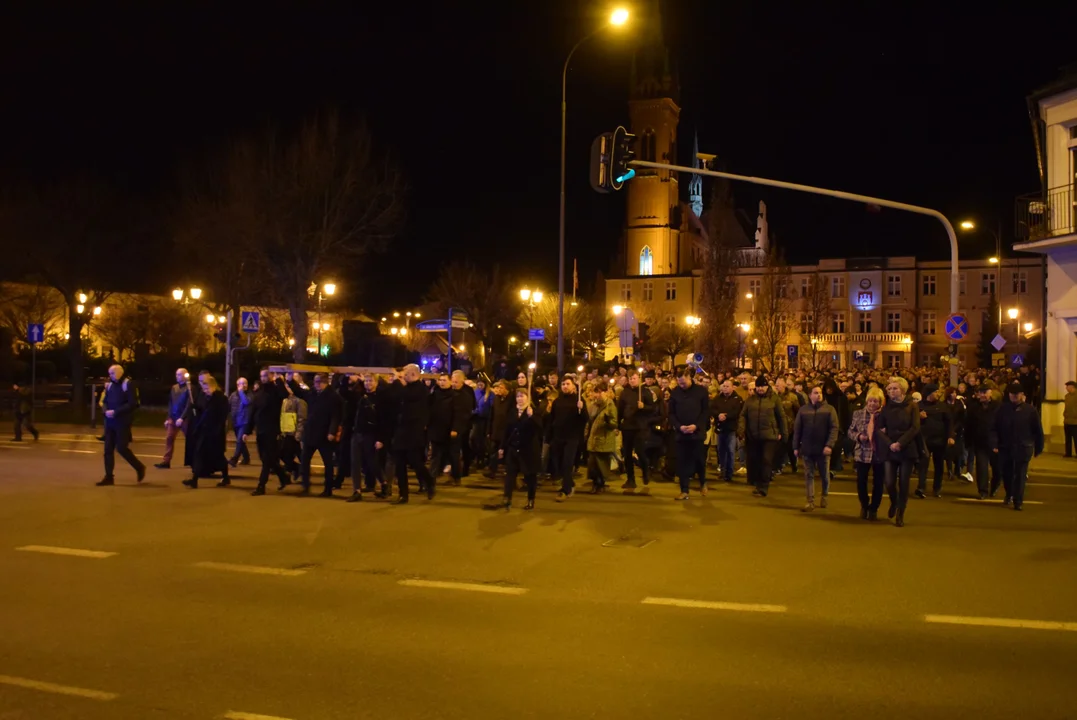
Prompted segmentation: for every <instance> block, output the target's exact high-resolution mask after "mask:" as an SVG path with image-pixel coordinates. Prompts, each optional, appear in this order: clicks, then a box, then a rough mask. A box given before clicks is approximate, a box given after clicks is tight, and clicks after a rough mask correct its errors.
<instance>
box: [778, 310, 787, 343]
mask: <svg viewBox="0 0 1077 720" xmlns="http://www.w3.org/2000/svg"><path fill="white" fill-rule="evenodd" d="M777 320H778V335H779V336H780V337H785V336H786V335H787V334H788V333H789V314H788V313H778V317H777Z"/></svg>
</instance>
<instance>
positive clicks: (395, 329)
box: [389, 328, 400, 335]
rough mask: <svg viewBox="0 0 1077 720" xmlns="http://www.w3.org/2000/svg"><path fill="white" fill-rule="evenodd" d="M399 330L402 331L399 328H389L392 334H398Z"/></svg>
mask: <svg viewBox="0 0 1077 720" xmlns="http://www.w3.org/2000/svg"><path fill="white" fill-rule="evenodd" d="M398 332H400V330H398V329H397V328H389V333H390V334H391V335H396V334H397V333H398Z"/></svg>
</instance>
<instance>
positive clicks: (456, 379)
mask: <svg viewBox="0 0 1077 720" xmlns="http://www.w3.org/2000/svg"><path fill="white" fill-rule="evenodd" d="M449 382H450V384H451V386H452V427H451V428H450V430H449V460H450V462H449V465H450V468H451V469H450V476H451V478H452V480H451V483H452V484H453V485H459V484H460V478H461V477H462V476H463V475H470V474H471V451H470V450H468V449H466V448H467V443H468V438H469V437H470V435H471V413H473V412H474V411H475V391H474V390H473V389H472V388H470V387H468V386H467V376H466V375H464V371H463V370H453V373H452V378H451V379H450V381H449Z"/></svg>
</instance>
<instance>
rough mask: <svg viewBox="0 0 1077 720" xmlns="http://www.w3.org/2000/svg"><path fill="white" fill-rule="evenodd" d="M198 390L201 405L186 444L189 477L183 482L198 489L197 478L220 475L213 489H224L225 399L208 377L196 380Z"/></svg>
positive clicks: (227, 481) (226, 473)
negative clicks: (188, 457)
mask: <svg viewBox="0 0 1077 720" xmlns="http://www.w3.org/2000/svg"><path fill="white" fill-rule="evenodd" d="M198 382H199V385H201V387H202V397H203V398H204V401H203V402H202V403H200V404H199V406H198V407H196V408H194V410H193V413H192V416H191V417H192V419H191V429H190V431H189V434H188V435H187V441H188V443H189V444H190V445H191V477H190V478H188V479H187V480H184V481H183V484H184V485H186V486H187V487H189V488H191V489H194V488H197V487H198V480H199V478H207V477H209V476H210V475H213V474H214V473H221V474H222V475H221V481H220V482H219V483H217V487H226V486H227V485H229V484H230V481H229V479H228V458H227V456H226V455H225V451H226V439H225V438H226V437H227V435H228V415H229V407H228V398H226V397H225V396H224V392H223V391H222V390H221V388H220V386H218V385H217V379H216V378H215V377H213V376H212V375H201V376H199V378H198Z"/></svg>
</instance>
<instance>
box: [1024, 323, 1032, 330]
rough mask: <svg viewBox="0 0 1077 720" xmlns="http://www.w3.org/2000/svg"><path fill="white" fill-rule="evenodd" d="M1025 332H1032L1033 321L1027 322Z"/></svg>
mask: <svg viewBox="0 0 1077 720" xmlns="http://www.w3.org/2000/svg"><path fill="white" fill-rule="evenodd" d="M1025 332H1032V323H1025Z"/></svg>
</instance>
